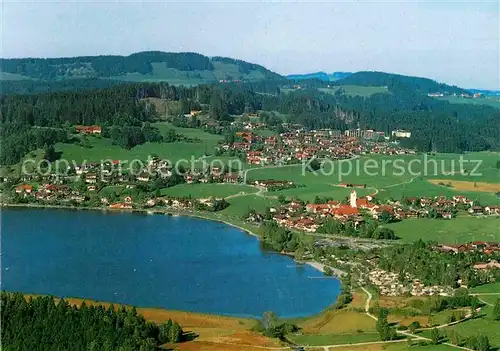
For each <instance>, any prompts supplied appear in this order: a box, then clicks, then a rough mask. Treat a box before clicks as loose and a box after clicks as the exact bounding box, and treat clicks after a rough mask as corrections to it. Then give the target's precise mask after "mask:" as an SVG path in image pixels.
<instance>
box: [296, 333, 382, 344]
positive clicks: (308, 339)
mask: <svg viewBox="0 0 500 351" xmlns="http://www.w3.org/2000/svg"><path fill="white" fill-rule="evenodd" d="M289 339H290V340H292V341H293V342H294V343H296V344H298V345H308V346H317V345H336V344H354V343H361V342H371V341H379V340H380V337H379V334H378V333H373V332H367V333H355V334H325V335H306V334H304V335H293V336H290V337H289Z"/></svg>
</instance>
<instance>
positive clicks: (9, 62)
mask: <svg viewBox="0 0 500 351" xmlns="http://www.w3.org/2000/svg"><path fill="white" fill-rule="evenodd" d="M0 71H1V72H4V73H7V74H6V75H4V76H3V80H10V79H12V78H14V77H15V78H16V80H19V79H36V80H43V81H53V80H62V79H74V78H105V79H108V78H116V79H121V80H130V81H146V80H156V81H158V80H165V81H169V80H175V82H174V83H176V84H177V83H185V84H192V83H196V84H199V83H200V82H205V83H207V82H215V81H218V80H220V79H224V80H249V81H253V80H261V79H277V78H281V76H280V75H278V74H276V73H274V72H271V71H269V70H267V69H265V68H264V67H262V66H259V65H255V64H251V63H248V62H245V61H241V60H234V59H230V58H223V57H214V58H212V59H211V58H209V57H207V56H204V55H200V54H197V53H190V52H185V53H168V52H161V51H145V52H139V53H135V54H132V55H129V56H116V55H107V56H80V57H62V58H21V59H0ZM9 78H10V79H9Z"/></svg>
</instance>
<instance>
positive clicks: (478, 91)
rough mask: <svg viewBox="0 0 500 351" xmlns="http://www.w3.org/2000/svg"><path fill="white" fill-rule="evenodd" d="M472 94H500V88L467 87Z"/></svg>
mask: <svg viewBox="0 0 500 351" xmlns="http://www.w3.org/2000/svg"><path fill="white" fill-rule="evenodd" d="M467 90H468V91H470V93H471V94H481V95H485V96H500V90H487V89H467Z"/></svg>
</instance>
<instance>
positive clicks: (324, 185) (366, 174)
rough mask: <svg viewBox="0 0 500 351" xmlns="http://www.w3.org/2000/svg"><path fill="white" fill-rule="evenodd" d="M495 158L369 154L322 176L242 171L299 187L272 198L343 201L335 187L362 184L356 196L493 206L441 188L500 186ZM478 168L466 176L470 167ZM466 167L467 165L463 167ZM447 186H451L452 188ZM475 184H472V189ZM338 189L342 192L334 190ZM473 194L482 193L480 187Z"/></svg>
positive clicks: (485, 194)
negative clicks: (440, 198)
mask: <svg viewBox="0 0 500 351" xmlns="http://www.w3.org/2000/svg"><path fill="white" fill-rule="evenodd" d="M499 155H500V154H498V153H488V152H485V153H470V154H465V155H455V154H451V155H448V154H440V155H434V156H429V155H404V156H380V155H373V156H372V155H370V156H364V157H360V158H358V159H353V160H343V161H333V162H332V163H328V164H326V165H325V167H324V168H323V172H321V171H318V172H311V171H309V170H308V169H307V168H305V167H303V166H302V165H292V166H285V167H279V168H273V167H268V168H265V167H264V168H258V169H252V170H250V171H248V172H247V179H280V180H291V181H294V182H295V183H296V184H297V185H301V186H303V187H299V188H296V189H289V190H282V191H279V192H276V194H283V195H285V196H287V197H293V196H297V197H300V198H303V199H304V200H312V199H314V197H315V196H331V197H339V198H344V197H345V196H347V195H348V193H349V192H350V190H349V189H342V188H338V187H335V185H338V184H340V183H353V184H365V185H366V187H367V188H366V189H356V191H357V192H358V193H359V194H360V195H366V194H373V193H374V192H375V191H376V190H378V194H377V197H378V198H380V199H389V198H394V199H401V198H402V197H403V196H407V197H411V196H437V195H445V196H453V195H465V196H468V197H469V198H471V199H474V200H477V201H479V202H481V203H482V204H492V205H494V204H498V203H500V199H499V198H498V197H497V196H496V195H495V193H494V191H464V190H463V187H461V188H458V189H455V188H453V187H449V186H446V185H448V184H447V182H451V181H453V180H460V181H462V182H472V188H473V189H474V186H473V185H474V182H476V183H477V182H480V183H500V170H499V169H497V168H496V161H498V160H500V156H499ZM461 159H462V160H463V165H464V167H463V169H464V170H467V171H468V172H467V174H465V175H462V174H459V170H460V164H459V161H460V160H461ZM472 160H477V163H480V164H479V167H478V169H477V170H475V172H474V175H472V174H471V173H472V170H473V168H474V165H475V162H474V163H473V162H472ZM468 165H469V166H468ZM427 179H439V180H440V182H443V184H445V185H440V184H439V182H438V184H432V183H431V182H429V181H427ZM452 184H453V183H452ZM476 185H477V184H476ZM340 189H342V190H340ZM478 190H487V189H484V188H480V189H478Z"/></svg>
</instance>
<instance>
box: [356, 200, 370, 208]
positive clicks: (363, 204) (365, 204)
mask: <svg viewBox="0 0 500 351" xmlns="http://www.w3.org/2000/svg"><path fill="white" fill-rule="evenodd" d="M368 205H370V202H369V201H368V199H357V200H356V206H358V207H368Z"/></svg>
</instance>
